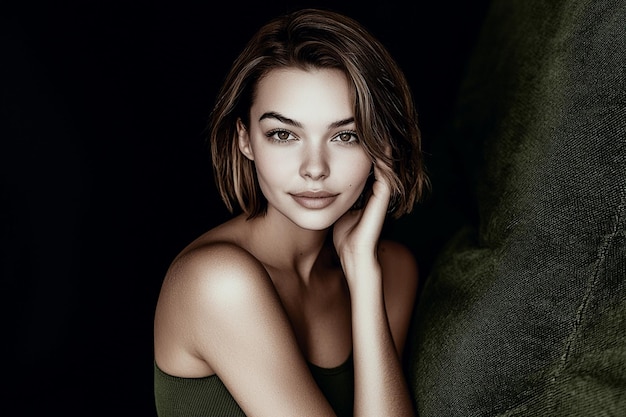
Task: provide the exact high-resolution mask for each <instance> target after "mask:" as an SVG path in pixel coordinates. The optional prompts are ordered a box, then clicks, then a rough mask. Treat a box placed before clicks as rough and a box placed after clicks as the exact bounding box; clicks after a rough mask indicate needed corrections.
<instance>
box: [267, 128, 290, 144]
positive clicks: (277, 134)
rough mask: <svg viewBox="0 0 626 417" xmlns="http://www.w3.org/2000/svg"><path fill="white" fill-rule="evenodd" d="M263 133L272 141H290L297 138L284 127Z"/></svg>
mask: <svg viewBox="0 0 626 417" xmlns="http://www.w3.org/2000/svg"><path fill="white" fill-rule="evenodd" d="M265 135H266V136H267V137H268V138H270V139H271V140H272V141H273V142H279V143H286V142H291V141H293V140H296V139H297V138H296V136H295V135H294V134H293V133H291V132H290V131H288V130H284V129H275V130H270V131H269V132H267V133H266V134H265Z"/></svg>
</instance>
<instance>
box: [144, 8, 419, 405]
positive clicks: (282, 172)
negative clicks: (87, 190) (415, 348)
mask: <svg viewBox="0 0 626 417" xmlns="http://www.w3.org/2000/svg"><path fill="white" fill-rule="evenodd" d="M210 128H211V130H210V141H211V149H212V157H213V165H214V169H215V177H216V181H217V185H218V189H219V191H220V193H221V196H222V198H223V200H224V202H225V203H226V205H227V207H228V208H229V209H230V210H231V211H235V210H239V209H241V213H239V214H238V215H236V216H235V217H234V218H232V219H231V220H229V221H227V222H226V223H224V224H222V225H220V226H218V227H216V228H214V229H212V230H210V231H208V232H206V233H205V234H204V235H202V236H200V237H199V238H197V239H196V240H195V241H193V242H192V243H191V244H190V245H189V246H187V247H186V248H185V249H184V250H183V251H182V252H181V253H180V254H179V255H178V256H177V257H176V259H175V260H174V261H173V263H172V265H171V267H170V269H169V270H168V272H167V276H166V278H165V280H164V282H163V286H162V290H161V294H160V297H159V300H158V304H157V308H156V315H155V327H154V332H155V334H154V343H155V397H156V404H157V410H158V412H159V415H160V416H182V415H228V416H240V415H247V416H272V417H276V416H290V417H291V416H301V415H306V416H333V415H356V416H365V415H372V416H403V415H412V413H413V410H412V402H411V398H410V395H409V391H408V389H407V384H406V382H405V379H404V376H403V373H402V367H401V357H402V353H403V347H404V344H405V339H406V336H407V328H408V325H409V320H410V316H411V311H412V308H413V303H414V300H415V295H416V289H417V279H418V270H417V265H416V263H415V260H414V259H413V257H412V255H411V253H410V251H408V250H407V249H406V248H404V247H403V246H401V245H400V244H398V243H394V242H391V241H386V240H384V241H383V240H380V233H381V229H382V227H383V223H384V220H385V217H386V215H387V214H391V215H393V216H396V217H398V216H401V215H403V214H405V213H408V212H409V211H410V210H411V209H412V207H413V205H414V203H415V201H416V200H417V199H418V198H419V196H420V194H421V192H422V188H423V186H424V184H425V182H426V178H425V175H424V172H423V167H422V157H421V152H420V137H419V130H418V127H417V117H416V114H415V110H414V107H413V103H412V98H411V94H410V91H409V88H408V86H407V82H406V80H405V78H404V76H403V74H402V72H401V71H400V70H399V68H398V67H397V65H396V64H395V63H394V61H393V59H392V58H391V57H390V56H389V54H388V52H387V51H386V50H385V48H384V47H383V46H382V45H381V44H380V43H379V42H378V41H377V40H376V39H374V38H373V37H372V36H371V35H370V34H369V33H368V32H366V31H365V30H364V28H363V27H362V26H360V25H359V24H358V23H357V22H355V21H353V20H352V19H350V18H347V17H345V16H342V15H339V14H336V13H333V12H329V11H323V10H310V9H307V10H300V11H296V12H294V13H291V14H289V15H286V16H283V17H280V18H278V19H275V20H273V21H271V22H270V23H268V24H267V25H265V26H264V27H262V28H261V29H260V30H259V32H258V33H257V34H256V35H255V36H254V37H253V38H252V39H251V40H250V41H249V43H248V45H247V46H246V48H245V49H244V50H243V52H242V53H241V55H240V56H239V57H238V58H237V59H236V61H235V62H234V64H233V66H232V69H231V71H230V73H229V74H228V76H227V78H226V80H225V83H224V85H223V87H222V89H221V91H220V92H219V95H218V99H217V102H216V105H215V107H214V109H213V112H212V117H211V125H210Z"/></svg>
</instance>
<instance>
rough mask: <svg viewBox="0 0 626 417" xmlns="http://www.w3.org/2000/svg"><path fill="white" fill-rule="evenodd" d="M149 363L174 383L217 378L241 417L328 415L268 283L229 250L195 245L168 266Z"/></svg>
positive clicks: (250, 262)
mask: <svg viewBox="0 0 626 417" xmlns="http://www.w3.org/2000/svg"><path fill="white" fill-rule="evenodd" d="M155 358H156V361H157V364H158V365H159V366H160V367H161V368H162V369H163V368H165V369H164V370H165V371H166V372H169V373H174V374H176V375H177V376H183V377H189V378H191V377H202V376H207V375H213V374H216V375H218V377H219V378H220V380H221V381H222V382H223V383H224V385H225V386H226V388H227V389H228V391H229V392H230V393H231V394H232V395H233V397H234V398H235V400H236V401H237V403H238V404H239V405H240V406H241V408H242V409H243V410H244V412H245V413H246V415H259V416H261V415H263V416H266V415H267V416H270V415H271V416H279V415H280V416H282V415H285V416H287V415H299V414H300V413H301V411H302V410H307V412H309V411H310V413H309V415H311V416H318V415H319V416H321V415H326V416H327V415H331V413H332V410H331V409H330V406H329V404H328V402H327V401H326V400H325V398H324V396H323V395H322V393H321V391H320V390H319V389H318V388H317V386H316V384H315V381H314V379H313V377H312V376H311V374H310V372H309V370H308V367H307V364H306V362H305V360H304V357H303V356H302V353H301V351H300V349H299V347H298V344H297V341H296V338H295V335H294V333H293V330H292V327H291V324H290V322H289V319H288V318H287V315H286V314H285V311H284V309H283V307H282V304H281V302H280V298H279V297H278V294H277V292H276V290H275V287H274V285H273V283H272V281H271V278H270V277H269V275H268V273H267V272H266V270H265V268H264V267H263V265H262V264H261V263H260V262H259V261H258V260H257V259H256V258H255V257H254V256H252V255H251V254H250V253H249V252H247V251H246V250H245V249H243V248H241V247H239V246H238V245H236V244H234V243H229V242H215V241H212V242H207V243H205V244H201V245H195V246H193V247H192V249H190V250H188V251H185V252H184V253H183V254H182V255H181V256H179V257H178V258H177V259H176V260H175V261H174V262H173V264H172V266H171V268H170V270H169V272H168V274H167V277H166V279H165V282H164V283H163V288H162V292H161V296H160V299H159V301H158V305H157V312H156V315H155ZM168 366H169V368H168ZM259 387H264V390H261V391H259ZM267 392H270V393H272V395H266V393H267ZM302 393H306V395H303V394H302Z"/></svg>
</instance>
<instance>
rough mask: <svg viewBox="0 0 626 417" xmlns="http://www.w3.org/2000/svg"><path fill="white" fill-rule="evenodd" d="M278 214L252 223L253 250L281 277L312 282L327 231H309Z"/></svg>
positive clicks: (270, 214) (266, 216)
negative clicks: (292, 276)
mask: <svg viewBox="0 0 626 417" xmlns="http://www.w3.org/2000/svg"><path fill="white" fill-rule="evenodd" d="M277 214H278V213H272V212H268V213H267V214H266V215H265V216H263V217H257V218H255V219H253V220H249V221H248V222H249V226H250V231H251V234H250V240H249V243H250V249H251V251H252V253H253V254H254V256H255V257H257V259H259V260H260V261H261V262H262V263H263V264H264V265H265V266H266V268H268V270H271V271H274V272H276V273H278V274H286V275H293V274H295V275H296V276H298V277H300V279H302V280H303V281H305V282H306V281H308V280H310V278H311V274H312V271H313V267H314V265H315V263H316V262H317V260H318V258H319V256H320V252H321V251H322V249H323V248H324V244H325V242H326V238H327V236H328V229H325V230H307V229H302V228H301V227H299V226H297V225H296V224H294V223H293V222H291V221H290V220H289V219H286V218H284V217H283V216H282V215H277Z"/></svg>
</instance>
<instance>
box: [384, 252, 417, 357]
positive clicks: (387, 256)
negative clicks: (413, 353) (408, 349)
mask: <svg viewBox="0 0 626 417" xmlns="http://www.w3.org/2000/svg"><path fill="white" fill-rule="evenodd" d="M378 257H379V261H380V264H381V268H382V273H383V282H384V292H385V307H386V311H387V319H388V320H389V327H390V329H391V334H392V336H393V340H394V344H395V346H396V350H397V352H398V355H399V357H400V358H401V357H402V354H403V351H404V346H405V343H406V338H407V332H408V329H409V324H410V321H411V317H412V315H413V308H414V304H415V298H416V296H417V288H418V279H419V272H418V265H417V262H416V261H415V258H414V256H413V254H412V253H411V251H410V250H409V249H408V248H407V247H406V246H404V245H402V244H400V243H397V242H393V241H382V242H381V243H380V245H379V249H378Z"/></svg>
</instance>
